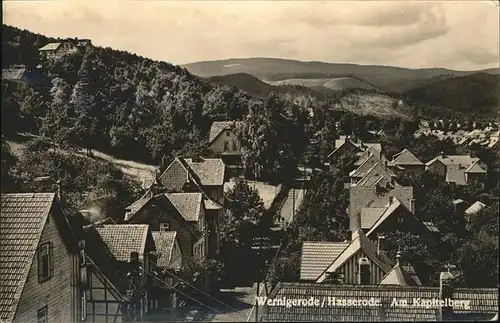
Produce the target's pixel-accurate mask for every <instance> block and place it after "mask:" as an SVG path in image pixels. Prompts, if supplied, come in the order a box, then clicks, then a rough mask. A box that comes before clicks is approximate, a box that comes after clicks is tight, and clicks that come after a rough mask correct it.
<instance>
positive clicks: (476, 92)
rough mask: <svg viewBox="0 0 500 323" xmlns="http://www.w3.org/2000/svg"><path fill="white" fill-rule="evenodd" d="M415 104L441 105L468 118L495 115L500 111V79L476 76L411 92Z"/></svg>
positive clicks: (456, 79) (410, 95)
mask: <svg viewBox="0 0 500 323" xmlns="http://www.w3.org/2000/svg"><path fill="white" fill-rule="evenodd" d="M405 96H406V97H407V98H408V99H409V100H411V101H412V102H418V103H420V104H428V105H432V106H438V107H441V108H444V109H448V110H450V111H453V112H456V113H461V114H468V115H474V114H476V115H493V116H495V115H496V114H497V113H498V112H497V111H498V102H499V100H498V98H499V96H500V76H499V75H492V74H487V73H476V74H472V75H467V76H459V77H453V78H448V79H444V80H436V81H435V82H432V83H430V84H427V85H424V86H421V87H418V88H415V89H413V90H410V91H408V92H407V93H406V94H405Z"/></svg>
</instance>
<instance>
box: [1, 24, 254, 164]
mask: <svg viewBox="0 0 500 323" xmlns="http://www.w3.org/2000/svg"><path fill="white" fill-rule="evenodd" d="M49 41H54V39H50V38H47V37H44V36H42V35H37V34H33V33H30V32H28V31H23V30H20V29H17V28H14V27H10V26H4V37H3V39H2V51H3V53H6V54H5V56H4V57H6V59H5V60H4V62H3V64H4V66H3V67H4V68H5V67H9V66H12V65H14V64H23V63H24V64H25V65H27V66H28V65H30V66H33V65H36V64H38V63H39V62H38V60H37V53H36V51H37V48H39V47H41V46H43V45H45V44H46V43H48V42H49ZM42 66H43V67H42V69H41V71H40V72H41V73H46V74H47V75H48V76H49V77H50V78H51V84H50V86H49V87H48V88H47V89H35V88H32V87H27V86H21V87H20V86H14V85H13V84H11V85H8V86H6V87H5V86H4V88H3V98H4V102H3V108H2V126H3V133H4V135H7V136H8V135H9V134H12V133H14V132H31V133H35V134H40V135H44V136H48V137H50V138H54V139H55V141H56V143H58V144H69V145H74V146H79V147H85V148H94V149H100V150H103V151H107V152H111V153H113V154H115V155H118V156H122V157H128V158H133V159H136V160H144V161H148V162H158V161H159V160H161V158H162V157H163V156H166V157H171V155H172V154H175V153H176V152H179V151H180V150H194V151H197V152H198V153H202V151H203V147H204V145H205V142H204V140H205V138H206V137H207V136H206V133H207V131H208V127H210V124H211V121H212V120H224V119H241V118H242V117H243V116H244V115H245V114H246V112H247V110H248V106H249V105H251V104H257V103H258V102H257V101H255V100H254V99H253V98H252V97H250V96H249V95H247V94H245V93H243V92H242V91H241V90H238V89H236V88H231V87H228V86H224V85H213V84H210V83H208V82H206V81H204V80H202V79H200V78H198V77H196V76H193V75H191V74H190V73H189V72H187V71H186V70H185V69H183V68H180V67H178V66H174V65H171V64H168V63H165V62H156V61H153V60H150V59H147V58H144V57H139V56H137V55H134V54H130V53H127V52H124V51H116V50H112V49H110V48H100V47H91V48H90V49H87V51H86V53H85V54H74V55H67V56H64V57H62V58H59V59H51V60H47V61H44V62H42Z"/></svg>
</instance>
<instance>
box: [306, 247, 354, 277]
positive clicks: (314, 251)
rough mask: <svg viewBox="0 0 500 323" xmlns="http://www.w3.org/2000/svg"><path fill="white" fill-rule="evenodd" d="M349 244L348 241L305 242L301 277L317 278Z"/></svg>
mask: <svg viewBox="0 0 500 323" xmlns="http://www.w3.org/2000/svg"><path fill="white" fill-rule="evenodd" d="M348 245H349V243H348V242H307V241H306V242H304V243H303V244H302V256H301V264H300V279H301V280H316V279H317V278H318V277H319V275H321V273H322V272H323V271H324V270H325V269H326V268H327V267H328V266H329V265H330V264H331V263H332V261H333V260H335V259H336V258H337V257H338V256H339V255H340V253H342V251H344V250H345V248H347V246H348Z"/></svg>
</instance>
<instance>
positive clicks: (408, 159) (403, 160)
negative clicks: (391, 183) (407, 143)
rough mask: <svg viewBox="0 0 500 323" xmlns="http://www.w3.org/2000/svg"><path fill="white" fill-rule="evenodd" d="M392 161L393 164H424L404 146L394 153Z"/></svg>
mask: <svg viewBox="0 0 500 323" xmlns="http://www.w3.org/2000/svg"><path fill="white" fill-rule="evenodd" d="M392 163H393V164H395V165H422V166H423V165H424V163H422V161H420V159H418V158H417V157H416V156H415V155H414V154H413V153H412V152H411V151H409V150H408V149H406V148H405V149H403V151H401V152H399V153H397V154H396V155H394V157H393V159H392Z"/></svg>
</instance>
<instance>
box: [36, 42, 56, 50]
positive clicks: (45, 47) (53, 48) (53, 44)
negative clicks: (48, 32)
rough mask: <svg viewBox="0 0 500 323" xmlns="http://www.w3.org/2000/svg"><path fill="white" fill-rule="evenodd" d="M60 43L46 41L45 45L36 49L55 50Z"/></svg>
mask: <svg viewBox="0 0 500 323" xmlns="http://www.w3.org/2000/svg"><path fill="white" fill-rule="evenodd" d="M60 45H61V42H59V43H48V44H47V45H45V46H43V47H41V48H39V49H38V50H56V49H57V48H58V47H59V46H60Z"/></svg>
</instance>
